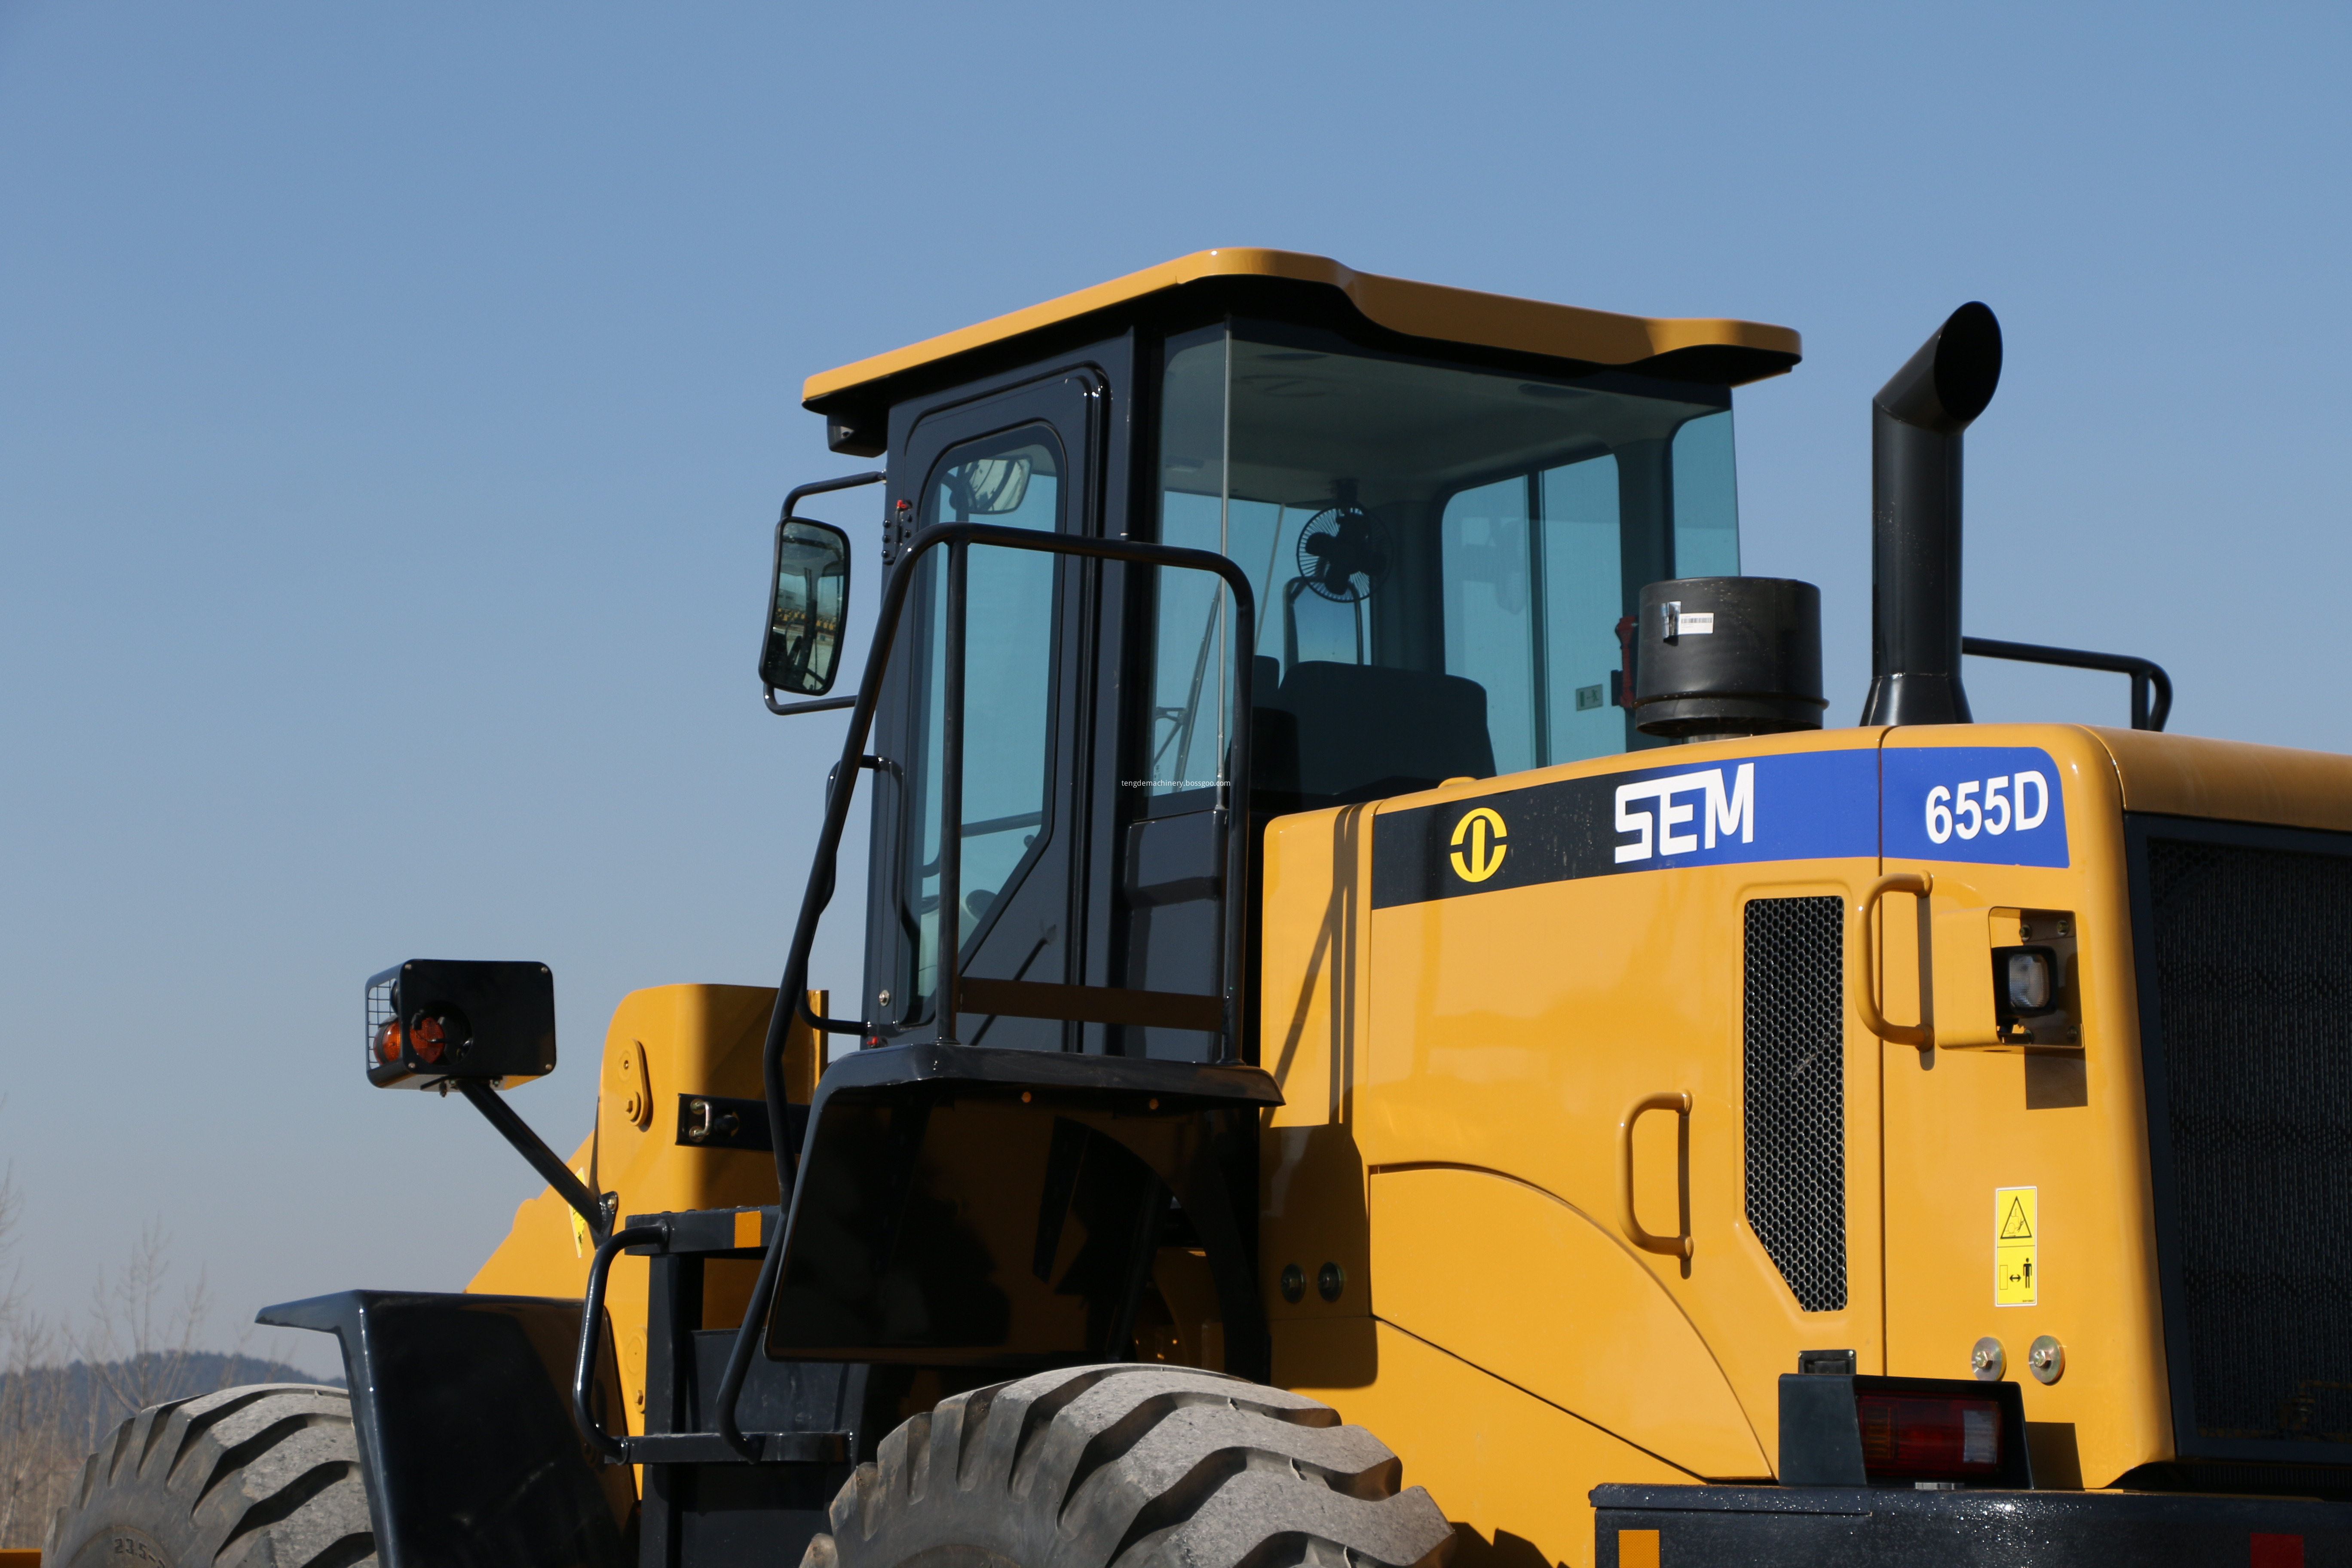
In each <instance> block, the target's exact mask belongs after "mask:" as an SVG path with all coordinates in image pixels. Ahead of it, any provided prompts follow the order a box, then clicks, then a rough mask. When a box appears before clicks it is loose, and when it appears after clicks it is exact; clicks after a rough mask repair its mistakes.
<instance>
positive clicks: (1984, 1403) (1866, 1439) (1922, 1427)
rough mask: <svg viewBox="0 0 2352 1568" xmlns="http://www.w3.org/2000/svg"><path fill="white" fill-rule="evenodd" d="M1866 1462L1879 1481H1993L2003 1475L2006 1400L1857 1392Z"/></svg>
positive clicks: (1856, 1413) (1857, 1416)
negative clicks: (2002, 1419)
mask: <svg viewBox="0 0 2352 1568" xmlns="http://www.w3.org/2000/svg"><path fill="white" fill-rule="evenodd" d="M1853 1405H1854V1417H1855V1421H1856V1424H1857V1425H1858V1426H1860V1427H1861V1430H1862V1465H1863V1468H1864V1471H1865V1472H1867V1473H1868V1475H1869V1477H1870V1479H1872V1480H1874V1481H1882V1480H1884V1481H1990V1480H1992V1479H1994V1478H1996V1477H1997V1476H1999V1475H2000V1436H2001V1434H2000V1424H2001V1423H2000V1405H1999V1404H1998V1403H1996V1402H1995V1401H1993V1400H1991V1399H1934V1398H1926V1399H1922V1398H1916V1397H1906V1396H1904V1395H1901V1394H1863V1393H1859V1392H1857V1393H1856V1394H1855V1395H1854V1401H1853Z"/></svg>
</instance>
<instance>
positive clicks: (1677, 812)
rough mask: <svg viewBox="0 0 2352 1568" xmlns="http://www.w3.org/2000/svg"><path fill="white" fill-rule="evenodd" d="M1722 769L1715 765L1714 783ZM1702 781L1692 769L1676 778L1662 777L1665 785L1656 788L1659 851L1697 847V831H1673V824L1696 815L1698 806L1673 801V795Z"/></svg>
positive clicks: (1684, 852)
mask: <svg viewBox="0 0 2352 1568" xmlns="http://www.w3.org/2000/svg"><path fill="white" fill-rule="evenodd" d="M1722 777H1723V774H1722V771H1721V770H1720V769H1717V773H1716V780H1717V784H1718V786H1719V785H1720V784H1721V782H1722ZM1705 783H1706V781H1705V779H1704V778H1702V777H1701V776H1700V775H1698V774H1696V773H1685V774H1684V775H1683V776H1682V777H1680V778H1675V779H1668V780H1667V781H1666V787H1665V788H1664V789H1662V790H1660V791H1659V792H1658V853H1659V854H1661V855H1687V854H1689V853H1690V852H1691V851H1692V850H1694V849H1696V848H1697V847H1698V835H1697V834H1696V833H1676V832H1675V825H1676V824H1678V823H1684V822H1688V821H1689V820H1691V818H1693V817H1695V816H1697V815H1698V807H1697V806H1696V805H1675V795H1678V794H1685V795H1686V794H1688V793H1689V792H1690V791H1692V790H1694V789H1697V788H1699V787H1701V786H1702V785H1703V784H1705Z"/></svg>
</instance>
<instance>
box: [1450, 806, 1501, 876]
mask: <svg viewBox="0 0 2352 1568" xmlns="http://www.w3.org/2000/svg"><path fill="white" fill-rule="evenodd" d="M1506 832H1507V829H1506V828H1505V827H1504V826H1503V817H1502V814H1501V813H1499V812H1497V811H1496V810H1495V808H1494V807H1492V806H1486V805H1482V806H1480V807H1479V808H1478V809H1477V810H1475V811H1474V812H1472V813H1471V814H1470V815H1469V816H1465V817H1464V818H1463V819H1462V820H1461V821H1459V822H1457V823H1455V824H1454V875H1455V876H1457V877H1459V878H1461V879H1463V880H1464V881H1465V882H1483V881H1485V880H1486V879H1487V878H1489V877H1491V876H1493V875H1494V874H1495V873H1496V872H1497V871H1499V870H1501V869H1502V868H1503V857H1504V856H1505V855H1507V854H1508V853H1509V852H1510V848H1511V847H1510V845H1509V844H1507V843H1506V842H1505V841H1504V835H1505V833H1506Z"/></svg>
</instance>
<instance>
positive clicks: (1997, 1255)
mask: <svg viewBox="0 0 2352 1568" xmlns="http://www.w3.org/2000/svg"><path fill="white" fill-rule="evenodd" d="M2040 1192H2041V1189H2040V1188H2038V1187H1996V1188H1994V1189H1993V1194H1992V1304H1993V1305H1994V1306H1996V1307H2031V1306H2032V1305H2033V1304H2034V1303H2035V1302H2036V1301H2037V1300H2040V1297H2041V1290H2042V1237H2041V1232H2042V1215H2041V1213H2040V1209H2041V1205H2040V1203H2039V1201H2038V1198H2039V1194H2040Z"/></svg>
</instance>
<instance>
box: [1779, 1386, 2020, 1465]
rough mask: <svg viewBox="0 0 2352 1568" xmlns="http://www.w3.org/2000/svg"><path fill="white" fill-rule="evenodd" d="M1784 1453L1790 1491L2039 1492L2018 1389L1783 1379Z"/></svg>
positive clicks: (1781, 1424) (1782, 1431) (2009, 1387)
mask: <svg viewBox="0 0 2352 1568" xmlns="http://www.w3.org/2000/svg"><path fill="white" fill-rule="evenodd" d="M1824 1359H1825V1357H1824V1355H1823V1354H1822V1353H1815V1354H1812V1355H1809V1356H1808V1357H1807V1358H1806V1364H1820V1363H1822V1361H1823V1360H1824ZM1844 1364H1846V1365H1851V1364H1852V1363H1851V1362H1848V1363H1844ZM1777 1468H1778V1472H1779V1475H1780V1484H1781V1485H1782V1486H1790V1487H1873V1486H1886V1487H2000V1488H2004V1489H2008V1488H2027V1487H2031V1486H2032V1484H2033V1461H2032V1456H2031V1455H2029V1454H2028V1453H2027V1452H2026V1447H2025V1403H2024V1396H2023V1394H2021V1393H2020V1392H2019V1390H2018V1387H2017V1385H2016V1384H2013V1383H2001V1382H1994V1383H1980V1382H1978V1381H1976V1380H1975V1379H1968V1380H1962V1379H1959V1378H1951V1377H1874V1376H1869V1375H1866V1374H1856V1373H1848V1372H1843V1371H1839V1372H1801V1373H1791V1374H1790V1375H1789V1376H1787V1377H1783V1378H1782V1379H1781V1380H1780V1464H1779V1466H1778V1467H1777Z"/></svg>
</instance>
